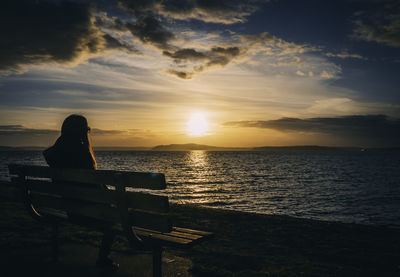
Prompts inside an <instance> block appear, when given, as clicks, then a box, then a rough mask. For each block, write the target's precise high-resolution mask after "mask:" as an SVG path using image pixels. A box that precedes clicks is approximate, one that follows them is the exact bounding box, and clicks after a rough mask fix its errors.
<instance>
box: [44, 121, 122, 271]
mask: <svg viewBox="0 0 400 277" xmlns="http://www.w3.org/2000/svg"><path fill="white" fill-rule="evenodd" d="M89 132H90V128H89V126H88V123H87V120H86V118H85V117H84V116H82V115H76V114H73V115H70V116H68V117H67V118H66V119H65V120H64V122H63V124H62V127H61V136H60V137H59V138H58V139H57V141H56V143H55V144H54V145H53V146H51V147H50V148H48V149H46V150H45V151H44V152H43V155H44V157H45V159H46V162H47V163H48V164H49V166H50V167H55V168H82V169H97V163H96V159H95V158H94V154H93V150H92V147H91V145H90V139H89ZM71 185H78V186H79V185H82V186H85V187H88V184H79V183H71ZM99 189H100V187H99ZM68 216H69V218H72V219H74V220H78V221H85V222H88V221H90V219H88V218H85V217H83V216H80V215H78V214H73V213H68ZM101 224H102V225H104V226H105V227H104V236H103V240H102V243H101V247H100V251H99V257H98V260H97V262H96V265H97V266H99V267H109V268H112V269H117V268H118V264H116V263H114V262H113V261H112V260H111V259H110V258H109V257H108V256H109V254H110V251H111V245H112V242H113V240H114V233H113V232H112V230H111V225H110V224H107V223H104V222H101Z"/></svg>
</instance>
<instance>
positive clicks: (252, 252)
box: [0, 194, 400, 276]
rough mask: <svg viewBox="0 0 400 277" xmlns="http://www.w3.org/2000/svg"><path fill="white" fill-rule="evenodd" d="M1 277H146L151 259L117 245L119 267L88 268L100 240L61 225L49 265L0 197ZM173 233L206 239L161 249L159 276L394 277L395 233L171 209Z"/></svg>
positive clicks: (44, 240) (40, 238) (46, 248)
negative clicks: (207, 234) (177, 229)
mask: <svg viewBox="0 0 400 277" xmlns="http://www.w3.org/2000/svg"><path fill="white" fill-rule="evenodd" d="M0 199H1V203H0V206H1V211H2V212H1V214H0V219H1V220H0V225H1V228H0V232H1V233H0V234H1V236H0V247H1V269H0V271H1V274H0V275H1V276H27V275H29V276H151V256H150V255H149V254H148V253H142V252H140V253H139V252H134V251H132V250H131V249H129V248H128V247H127V244H126V242H125V241H124V239H123V238H118V239H117V240H116V241H115V243H114V246H113V250H114V251H113V253H112V256H113V258H114V259H115V260H116V261H118V262H119V263H120V264H121V268H120V270H119V271H118V272H116V273H113V274H111V275H110V274H109V273H106V272H102V271H99V270H98V269H96V268H95V267H94V263H95V260H96V255H97V248H96V247H97V245H98V244H99V241H100V237H101V234H100V233H97V232H93V231H91V230H88V229H84V228H81V227H78V226H74V225H69V224H65V225H63V226H61V228H60V240H61V260H60V262H59V263H56V264H54V263H51V262H50V257H51V248H50V242H51V241H50V228H49V226H45V225H44V226H43V225H41V224H39V223H38V222H36V221H34V220H33V219H31V218H30V216H29V215H28V214H27V213H26V211H25V210H24V208H23V205H22V204H21V203H18V202H15V201H10V200H7V199H5V198H3V197H2V195H1V194H0ZM171 216H172V219H173V222H174V225H175V226H181V227H192V228H196V229H200V230H207V231H211V232H213V233H214V234H215V235H214V238H212V239H210V240H209V241H206V242H203V243H201V244H200V245H198V246H195V247H193V248H191V249H184V250H182V249H166V251H165V252H164V258H163V276H399V275H400V240H399V237H400V229H398V228H393V227H384V226H380V227H379V226H365V225H359V224H344V223H337V222H326V221H316V220H307V219H297V218H292V217H286V216H276V215H264V214H251V213H243V212H235V211H227V210H221V209H210V208H202V207H199V206H195V205H177V204H172V205H171Z"/></svg>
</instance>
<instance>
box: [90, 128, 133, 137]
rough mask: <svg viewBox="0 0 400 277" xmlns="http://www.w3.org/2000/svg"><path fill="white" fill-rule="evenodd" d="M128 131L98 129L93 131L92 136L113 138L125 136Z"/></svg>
mask: <svg viewBox="0 0 400 277" xmlns="http://www.w3.org/2000/svg"><path fill="white" fill-rule="evenodd" d="M125 133H126V131H121V130H102V129H98V128H93V129H92V130H91V134H92V135H94V136H113V135H121V134H125Z"/></svg>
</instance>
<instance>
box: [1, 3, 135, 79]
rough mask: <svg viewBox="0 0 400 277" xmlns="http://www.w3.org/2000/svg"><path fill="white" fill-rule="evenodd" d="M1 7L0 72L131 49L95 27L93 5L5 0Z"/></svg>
mask: <svg viewBox="0 0 400 277" xmlns="http://www.w3.org/2000/svg"><path fill="white" fill-rule="evenodd" d="M2 4H3V5H2V9H0V24H1V26H3V27H2V28H1V31H0V36H1V37H2V39H1V40H0V72H3V73H11V72H23V71H24V70H25V67H26V66H28V65H38V64H44V63H50V64H51V63H53V64H67V65H74V64H77V63H80V62H82V61H84V60H86V59H88V58H90V57H92V56H94V55H98V54H101V53H103V52H104V51H106V50H110V49H119V50H123V51H125V52H129V51H131V50H132V49H131V48H129V47H128V46H127V45H124V44H122V43H120V42H119V41H118V40H116V39H115V38H113V37H111V36H110V35H108V34H105V33H104V32H102V31H101V30H100V29H99V28H98V27H96V26H95V24H94V22H95V19H94V15H93V13H92V8H91V6H90V5H88V4H82V3H78V2H61V3H52V2H47V1H28V0H25V1H24V0H23V1H6V4H4V3H2Z"/></svg>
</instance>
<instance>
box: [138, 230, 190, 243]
mask: <svg viewBox="0 0 400 277" xmlns="http://www.w3.org/2000/svg"><path fill="white" fill-rule="evenodd" d="M133 230H134V231H135V232H136V234H137V235H138V236H139V237H140V238H142V239H151V240H157V241H158V242H159V243H162V244H180V245H189V244H191V243H192V242H193V240H190V239H185V238H179V237H174V236H170V235H168V233H167V234H164V233H158V232H154V231H152V230H145V229H141V228H137V227H136V226H135V227H133Z"/></svg>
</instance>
